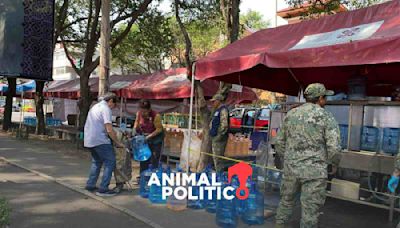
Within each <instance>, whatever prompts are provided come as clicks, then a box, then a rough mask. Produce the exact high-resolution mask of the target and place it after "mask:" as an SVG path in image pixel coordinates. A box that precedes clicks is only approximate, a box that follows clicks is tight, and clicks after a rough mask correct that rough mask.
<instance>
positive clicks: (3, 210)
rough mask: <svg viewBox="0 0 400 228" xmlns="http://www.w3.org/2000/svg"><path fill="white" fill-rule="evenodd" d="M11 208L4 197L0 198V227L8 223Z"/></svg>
mask: <svg viewBox="0 0 400 228" xmlns="http://www.w3.org/2000/svg"><path fill="white" fill-rule="evenodd" d="M10 213H11V208H10V206H9V205H8V202H7V201H6V199H4V198H0V228H2V227H6V226H7V225H9V224H10Z"/></svg>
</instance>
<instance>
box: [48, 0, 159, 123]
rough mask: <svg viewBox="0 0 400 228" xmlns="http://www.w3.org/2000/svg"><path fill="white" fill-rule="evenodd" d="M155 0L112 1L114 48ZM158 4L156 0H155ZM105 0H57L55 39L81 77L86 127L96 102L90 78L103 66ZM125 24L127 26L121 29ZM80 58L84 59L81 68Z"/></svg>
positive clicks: (82, 120)
mask: <svg viewBox="0 0 400 228" xmlns="http://www.w3.org/2000/svg"><path fill="white" fill-rule="evenodd" d="M152 2H153V0H129V1H127V0H113V1H111V13H110V18H111V22H110V27H111V29H112V31H115V33H114V34H113V36H112V39H111V41H110V43H111V44H110V46H111V50H112V49H114V48H115V47H116V46H117V45H118V44H120V43H121V42H122V41H123V40H124V39H125V38H126V36H127V35H128V34H129V33H130V31H131V28H132V27H133V25H134V24H135V22H136V20H137V19H138V18H139V17H140V16H141V15H143V14H144V13H146V12H147V11H148V9H149V8H150V4H151V3H152ZM154 3H156V1H154ZM100 9H101V0H57V1H56V18H55V39H56V41H57V42H61V43H62V46H63V47H64V50H65V53H66V55H67V57H68V60H69V61H70V63H71V65H72V67H73V68H74V69H75V71H76V73H77V74H78V75H79V76H80V77H79V79H80V94H81V97H80V100H79V102H78V105H79V109H80V113H79V114H80V116H79V126H80V129H83V126H84V124H85V122H86V117H87V113H88V112H89V108H90V105H91V104H92V99H93V98H92V97H91V92H90V89H89V77H90V75H91V73H92V72H93V71H94V70H95V69H96V67H97V66H98V65H99V62H100V58H99V57H98V56H97V54H96V49H97V47H98V44H99V39H100V20H101V15H100ZM121 24H125V25H126V26H125V29H121V30H117V29H116V28H119V26H120V25H121ZM78 59H83V63H82V65H81V66H80V67H78V66H77V61H76V60H78Z"/></svg>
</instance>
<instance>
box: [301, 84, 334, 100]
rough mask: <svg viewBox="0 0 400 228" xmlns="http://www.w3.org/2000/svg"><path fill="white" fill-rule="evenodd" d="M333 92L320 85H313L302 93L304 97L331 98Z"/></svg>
mask: <svg viewBox="0 0 400 228" xmlns="http://www.w3.org/2000/svg"><path fill="white" fill-rule="evenodd" d="M334 94H335V92H333V91H332V90H327V89H326V88H325V86H324V85H323V84H321V83H313V84H310V85H308V86H307V88H306V90H305V91H304V97H307V98H316V97H320V96H332V95H334Z"/></svg>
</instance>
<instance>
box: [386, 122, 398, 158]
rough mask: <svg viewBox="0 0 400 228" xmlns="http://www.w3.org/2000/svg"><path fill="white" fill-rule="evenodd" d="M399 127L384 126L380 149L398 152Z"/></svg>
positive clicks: (387, 151) (392, 152)
mask: <svg viewBox="0 0 400 228" xmlns="http://www.w3.org/2000/svg"><path fill="white" fill-rule="evenodd" d="M399 140H400V129H399V128H384V129H383V139H382V150H383V152H385V153H389V154H397V153H398V152H399Z"/></svg>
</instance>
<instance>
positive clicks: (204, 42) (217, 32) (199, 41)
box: [170, 17, 227, 66]
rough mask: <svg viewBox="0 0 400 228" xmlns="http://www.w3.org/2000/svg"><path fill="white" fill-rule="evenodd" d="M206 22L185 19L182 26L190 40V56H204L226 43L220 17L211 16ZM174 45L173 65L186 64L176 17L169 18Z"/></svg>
mask: <svg viewBox="0 0 400 228" xmlns="http://www.w3.org/2000/svg"><path fill="white" fill-rule="evenodd" d="M213 19H214V20H211V21H209V22H207V23H203V21H202V20H193V21H186V23H184V26H185V28H186V30H187V32H188V34H189V35H190V39H191V42H192V49H193V50H192V51H193V53H192V58H193V59H198V58H201V57H204V56H205V55H207V54H209V53H210V52H212V51H215V50H217V49H219V48H222V47H223V46H225V45H226V44H227V40H226V36H225V35H224V32H223V29H224V25H223V23H222V20H221V18H218V17H217V18H213ZM170 21H171V25H172V31H173V36H174V41H175V45H174V47H173V49H172V51H171V55H170V58H171V63H172V64H173V65H175V66H186V62H185V60H184V58H185V57H184V55H185V48H186V47H185V39H184V36H183V34H182V32H181V30H180V28H179V25H178V23H177V21H176V19H175V18H174V17H173V18H170Z"/></svg>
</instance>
